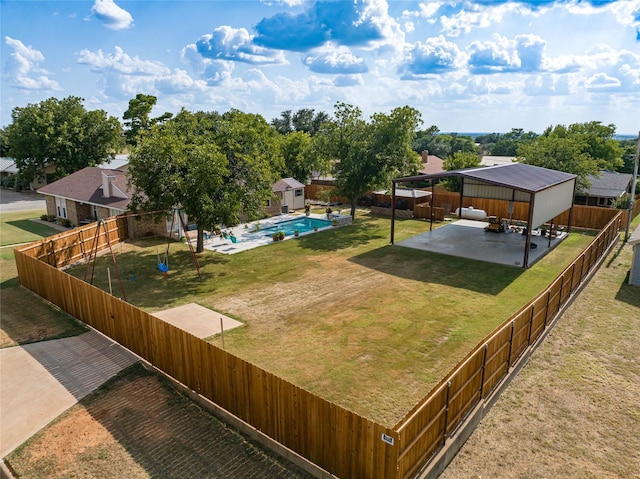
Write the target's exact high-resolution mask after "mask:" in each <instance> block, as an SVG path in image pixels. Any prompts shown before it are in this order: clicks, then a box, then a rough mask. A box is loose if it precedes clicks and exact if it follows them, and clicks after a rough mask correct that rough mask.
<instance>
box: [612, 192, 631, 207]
mask: <svg viewBox="0 0 640 479" xmlns="http://www.w3.org/2000/svg"><path fill="white" fill-rule="evenodd" d="M629 206H631V195H624V196H621V197H620V198H616V199H615V200H614V201H613V204H612V205H611V207H613V208H616V209H619V210H628V209H629Z"/></svg>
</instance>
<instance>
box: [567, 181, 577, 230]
mask: <svg viewBox="0 0 640 479" xmlns="http://www.w3.org/2000/svg"><path fill="white" fill-rule="evenodd" d="M577 187H578V181H577V180H576V179H574V180H573V197H574V198H575V197H576V188H577ZM572 222H573V201H572V202H571V208H569V224H568V225H567V234H569V233H571V223H572Z"/></svg>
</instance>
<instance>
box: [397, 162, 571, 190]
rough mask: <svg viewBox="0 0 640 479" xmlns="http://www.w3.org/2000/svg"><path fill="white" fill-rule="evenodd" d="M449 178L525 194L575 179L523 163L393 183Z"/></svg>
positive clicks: (427, 176) (457, 171) (454, 171)
mask: <svg viewBox="0 0 640 479" xmlns="http://www.w3.org/2000/svg"><path fill="white" fill-rule="evenodd" d="M449 176H459V177H462V178H470V179H473V180H477V181H482V182H483V183H488V184H491V185H497V186H505V187H508V188H513V189H515V190H519V191H524V192H527V193H537V192H539V191H543V190H546V189H548V188H550V187H552V186H555V185H559V184H560V183H564V182H565V181H569V180H572V179H574V178H576V175H573V174H570V173H564V172H562V171H556V170H550V169H547V168H541V167H539V166H533V165H525V164H523V163H508V164H504V165H496V166H484V167H479V168H465V169H462V170H451V171H446V172H444V173H439V174H435V175H420V176H414V177H405V178H396V179H395V180H393V181H394V182H395V183H401V182H406V181H413V180H427V179H432V178H446V177H449Z"/></svg>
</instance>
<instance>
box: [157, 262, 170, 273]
mask: <svg viewBox="0 0 640 479" xmlns="http://www.w3.org/2000/svg"><path fill="white" fill-rule="evenodd" d="M158 269H159V270H160V271H161V272H162V273H166V272H167V271H169V267H168V266H167V265H166V264H164V263H158Z"/></svg>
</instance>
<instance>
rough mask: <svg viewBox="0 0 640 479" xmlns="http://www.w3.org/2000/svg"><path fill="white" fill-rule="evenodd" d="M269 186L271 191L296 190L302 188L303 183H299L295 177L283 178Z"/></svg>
mask: <svg viewBox="0 0 640 479" xmlns="http://www.w3.org/2000/svg"><path fill="white" fill-rule="evenodd" d="M271 188H272V189H273V191H287V190H297V189H298V188H304V184H303V183H300V182H299V181H298V180H296V179H295V178H284V179H282V180H280V181H277V182H275V183H274V184H273V185H272V186H271Z"/></svg>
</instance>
